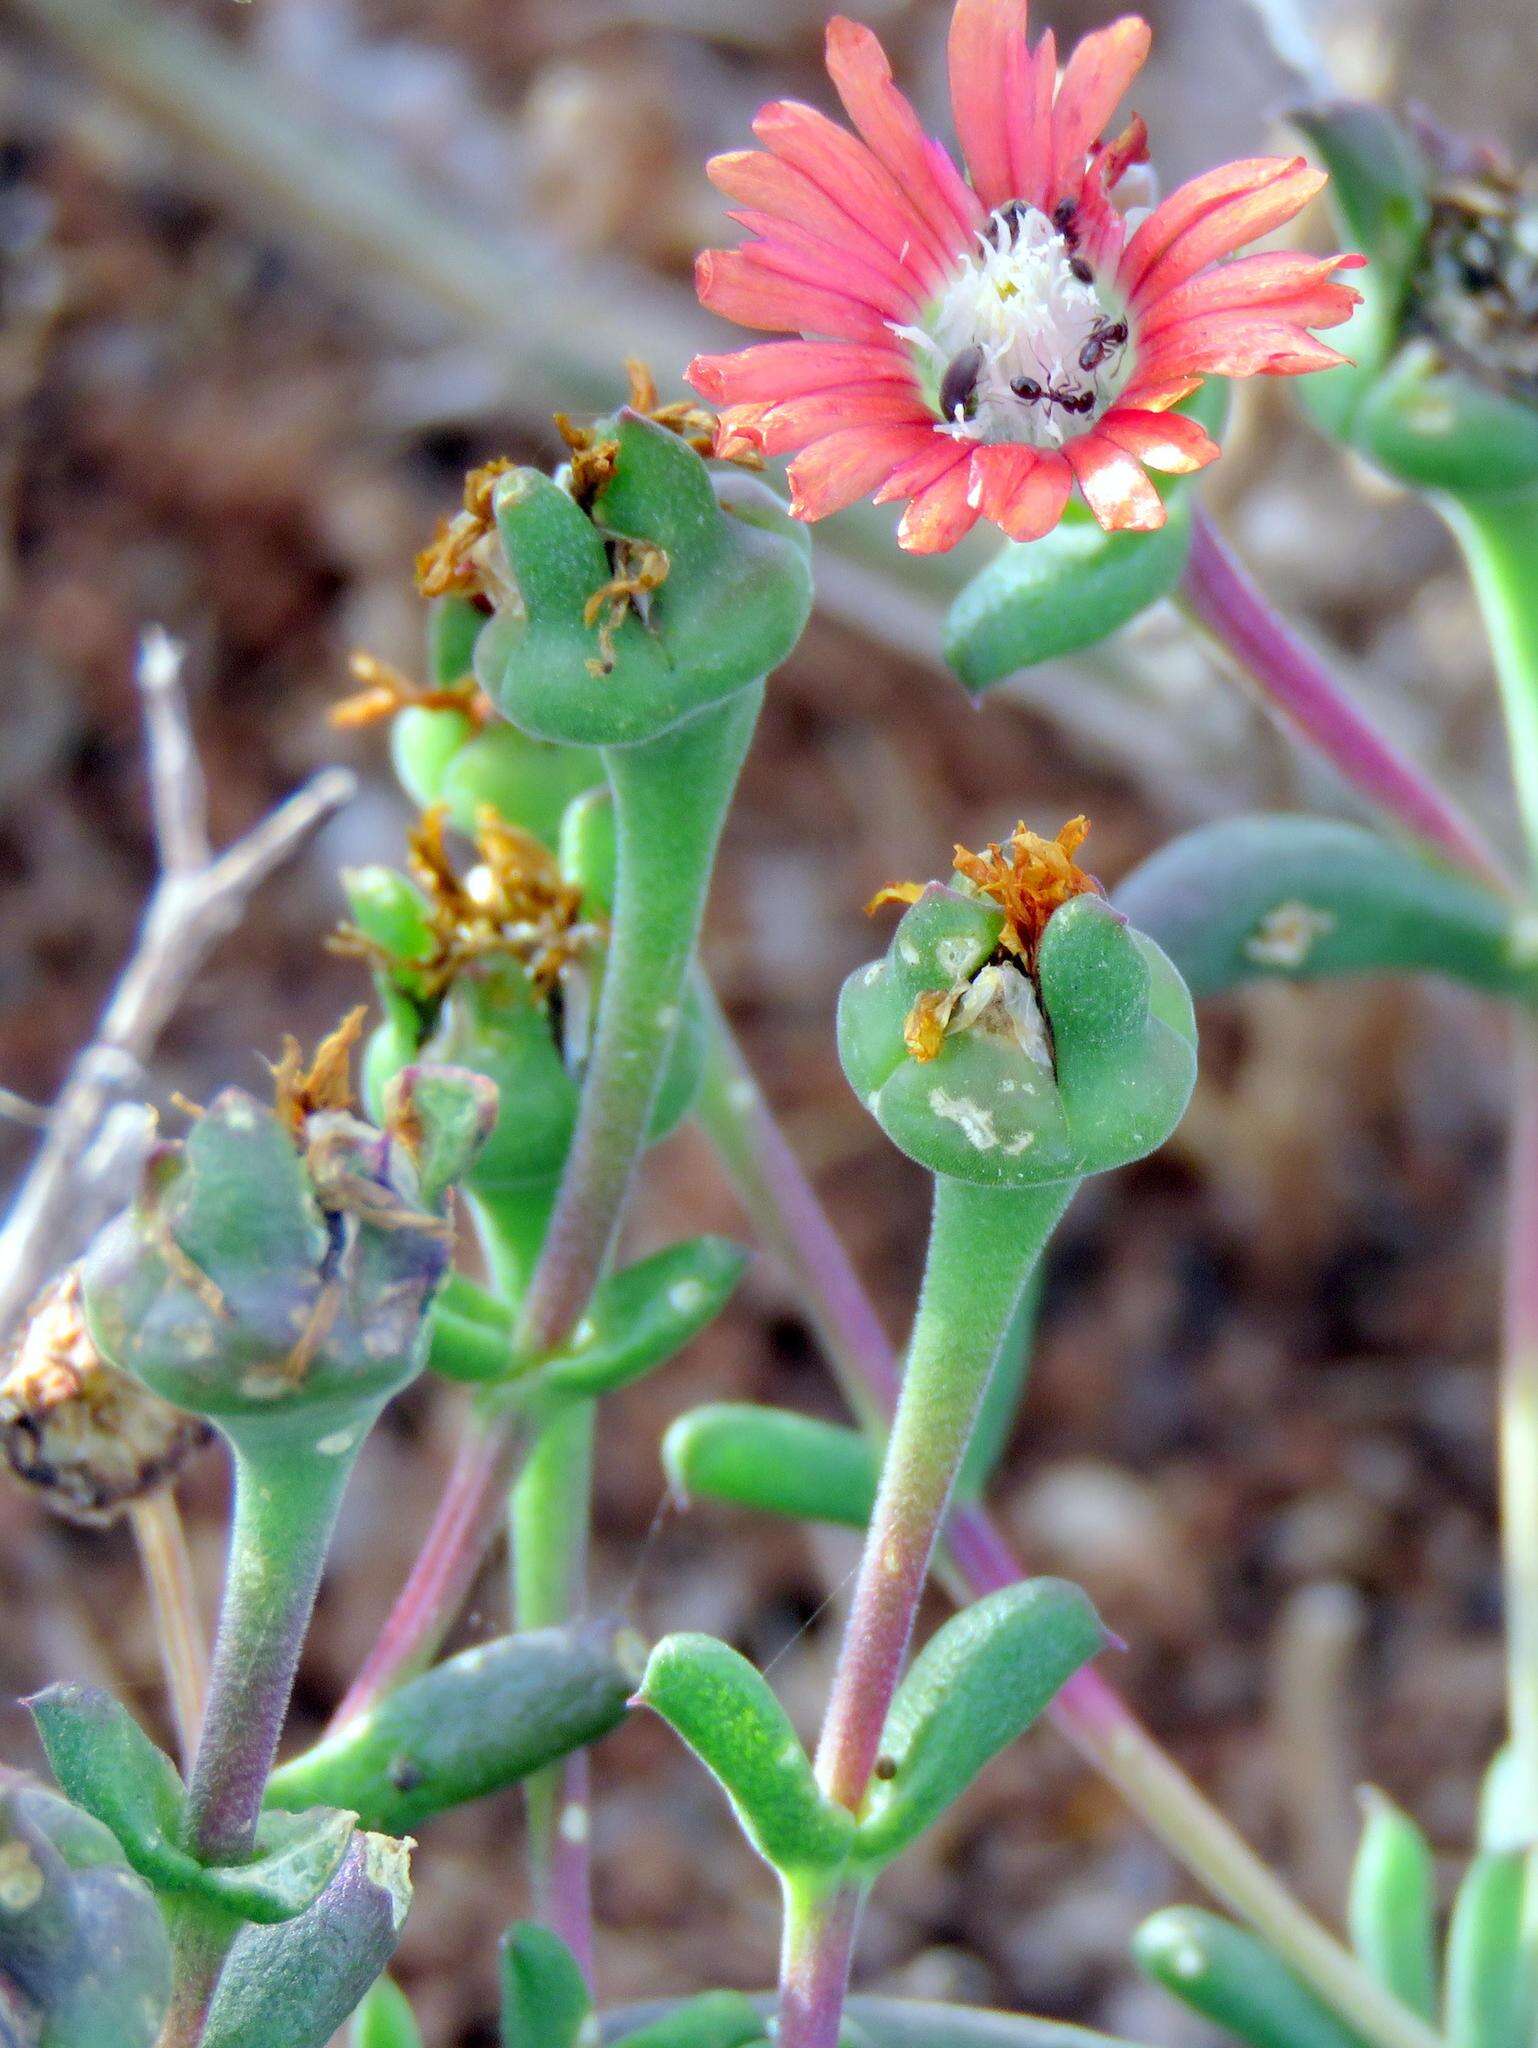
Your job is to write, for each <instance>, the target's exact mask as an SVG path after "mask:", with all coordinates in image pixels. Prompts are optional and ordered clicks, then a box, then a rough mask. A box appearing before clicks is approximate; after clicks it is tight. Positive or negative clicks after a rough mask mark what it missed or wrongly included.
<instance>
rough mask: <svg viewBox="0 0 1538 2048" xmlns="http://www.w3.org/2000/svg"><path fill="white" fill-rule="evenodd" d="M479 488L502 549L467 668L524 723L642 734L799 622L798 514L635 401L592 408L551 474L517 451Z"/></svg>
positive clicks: (627, 741)
mask: <svg viewBox="0 0 1538 2048" xmlns="http://www.w3.org/2000/svg"><path fill="white" fill-rule="evenodd" d="M490 498H491V506H492V510H493V513H494V516H495V520H496V531H497V535H498V537H499V539H500V543H501V549H502V561H501V563H500V564H498V565H497V566H498V570H499V573H498V574H497V575H496V576H495V577H494V578H490V579H487V582H486V584H485V586H484V587H485V588H486V591H487V594H488V595H489V596H490V597H491V598H492V600H493V602H494V603H495V605H496V614H495V616H494V617H493V619H492V620H491V622H490V623H489V624H488V625H487V626H486V627H485V628H484V629H483V630H482V632H481V634H480V637H479V639H478V640H477V642H476V653H475V667H476V675H477V677H478V678H479V680H480V683H481V686H482V687H483V688H484V689H485V691H486V692H487V694H488V695H489V696H490V697H491V699H492V701H493V702H494V703H495V704H497V705H498V706H499V708H500V709H501V710H502V711H503V712H504V714H505V715H506V716H507V717H508V718H509V719H511V720H512V722H513V723H514V724H515V725H516V726H518V727H519V728H520V729H521V730H522V731H523V732H525V733H528V734H530V735H531V736H532V737H534V738H536V739H542V740H553V741H558V742H562V743H564V744H567V745H580V746H627V745H634V744H637V743H639V742H642V741H646V740H651V739H655V738H657V737H658V736H659V735H660V734H662V733H664V732H667V731H669V730H670V729H671V728H672V727H673V726H675V725H678V724H680V723H681V722H682V721H683V720H685V719H687V718H689V717H691V716H692V715H693V714H694V713H696V712H699V711H703V710H705V709H707V708H708V707H710V706H712V705H716V704H720V703H722V702H724V701H725V700H726V699H727V698H729V697H732V696H735V695H736V693H737V692H738V691H739V690H742V689H745V688H746V687H747V686H748V684H750V683H752V682H754V681H755V680H756V679H757V678H759V677H760V676H763V675H765V674H766V673H767V672H768V671H769V670H770V669H772V668H774V667H776V666H777V665H778V664H779V663H780V662H781V661H783V660H784V658H785V656H786V655H787V654H788V653H789V652H790V650H791V648H792V647H793V646H794V645H795V643H796V641H797V640H798V639H799V637H800V635H801V631H802V628H803V627H804V626H805V624H806V619H807V615H808V612H809V610H810V607H811V596H812V585H811V570H810V565H809V564H810V545H809V541H808V537H807V534H806V531H805V529H804V528H803V527H799V526H798V525H797V524H796V523H795V522H794V521H793V520H792V519H791V518H790V516H789V513H788V511H787V510H786V508H785V506H784V505H783V504H782V503H781V501H780V500H779V499H778V498H777V497H776V496H775V494H774V493H773V492H772V491H771V490H770V489H769V488H768V486H767V485H765V484H764V483H762V482H761V481H760V480H759V479H757V478H755V477H750V476H748V475H746V474H744V473H743V472H742V471H741V470H737V469H733V468H730V467H727V466H725V465H721V464H715V463H707V462H706V461H705V460H704V459H703V458H702V457H701V456H700V455H698V454H697V453H696V452H695V450H694V449H693V448H692V447H691V446H690V445H689V442H688V441H687V440H686V439H685V438H684V437H683V436H682V435H681V434H679V433H676V432H674V431H673V430H672V429H671V428H670V427H668V426H665V425H662V424H659V422H658V421H657V420H655V419H652V418H649V417H647V416H646V415H645V414H643V413H640V412H637V411H634V410H632V409H630V408H626V409H625V410H624V411H622V412H620V413H618V414H617V415H615V416H614V417H613V418H611V419H607V420H601V421H599V422H598V424H597V425H596V426H595V427H594V428H593V430H592V432H591V434H590V435H588V436H585V437H582V440H581V445H580V446H579V447H578V449H577V453H576V458H575V460H574V461H573V464H572V466H571V470H570V472H569V475H568V478H567V480H566V482H565V483H564V484H563V483H562V482H558V481H555V480H553V479H551V478H550V477H547V476H545V475H543V474H542V473H541V472H539V471H537V470H533V469H512V470H508V471H506V472H505V473H503V474H502V475H500V476H499V477H497V479H496V480H495V482H494V484H493V485H492V486H491V492H490Z"/></svg>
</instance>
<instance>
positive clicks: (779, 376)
mask: <svg viewBox="0 0 1538 2048" xmlns="http://www.w3.org/2000/svg"><path fill="white" fill-rule="evenodd" d="M685 374H686V376H687V377H688V379H689V382H690V383H691V384H692V385H693V386H694V388H695V390H696V391H697V392H698V393H699V394H700V396H701V398H703V399H705V400H706V401H707V403H708V404H710V405H716V406H722V405H747V404H754V403H759V404H771V405H772V404H775V403H777V402H778V401H779V400H781V399H785V398H802V397H805V395H806V394H807V393H808V392H811V391H834V390H837V388H838V387H839V386H840V385H842V384H872V383H890V384H905V385H906V384H914V388H915V389H916V388H917V386H916V384H915V380H914V376H913V365H912V363H911V362H910V361H909V359H908V356H907V353H906V351H905V350H903V349H901V348H899V347H898V345H897V344H896V343H895V342H891V343H890V345H889V346H888V347H886V348H880V347H864V346H862V345H861V344H859V343H858V342H849V341H760V342H757V343H755V344H754V346H753V347H751V348H740V349H735V350H733V351H732V353H731V354H729V355H718V356H696V357H695V358H694V361H693V362H692V363H691V364H690V365H689V368H688V370H687V371H686V372H685Z"/></svg>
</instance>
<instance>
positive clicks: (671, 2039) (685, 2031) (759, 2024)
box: [615, 1991, 764, 2048]
mask: <svg viewBox="0 0 1538 2048" xmlns="http://www.w3.org/2000/svg"><path fill="white" fill-rule="evenodd" d="M763 2038H764V2022H763V2019H762V2018H761V2017H760V2015H759V2011H758V2008H757V2007H756V2006H755V2005H754V2003H753V2001H752V1999H751V1998H748V1997H746V1996H745V1995H744V1994H743V1993H742V1992H740V1991H705V1992H702V1993H701V1994H700V1996H699V1997H698V1998H690V1999H686V2000H685V2001H684V2003H683V2004H682V2005H679V2006H675V2007H674V2009H673V2010H672V2012H670V2013H668V2014H667V2015H666V2017H665V2018H662V2019H658V2020H653V2021H652V2022H651V2024H650V2025H649V2026H644V2027H638V2028H637V2029H636V2031H635V2032H634V2033H633V2034H624V2035H621V2037H620V2039H619V2041H618V2042H616V2044H615V2048H752V2044H753V2043H755V2042H758V2041H762V2040H763Z"/></svg>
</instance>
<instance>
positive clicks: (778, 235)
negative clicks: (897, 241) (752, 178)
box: [732, 207, 924, 322]
mask: <svg viewBox="0 0 1538 2048" xmlns="http://www.w3.org/2000/svg"><path fill="white" fill-rule="evenodd" d="M732 218H733V219H734V220H735V221H737V222H738V223H739V225H740V226H742V227H745V228H747V229H748V231H749V232H750V233H752V234H757V235H759V236H760V237H761V239H760V240H758V241H756V242H749V243H746V244H745V245H744V247H743V249H742V251H741V253H742V254H743V255H744V256H747V257H750V258H751V259H752V261H753V262H754V263H757V264H760V265H761V266H762V267H763V268H764V269H765V270H772V271H773V272H774V273H775V275H776V276H777V277H793V278H795V279H797V280H798V281H799V282H800V283H802V284H810V285H815V286H816V287H817V288H818V290H819V291H825V292H842V293H843V294H844V295H845V296H846V297H848V298H851V299H858V300H860V302H861V303H862V304H863V305H867V306H874V307H875V308H876V311H877V312H878V313H884V314H885V315H886V316H887V318H888V319H889V320H898V321H903V322H907V321H910V320H912V319H913V317H914V316H915V314H916V313H917V312H918V311H919V309H920V307H921V306H922V305H923V303H924V301H923V297H922V295H921V294H920V293H919V292H918V291H917V290H916V289H915V287H914V286H913V284H912V283H911V282H909V283H899V282H897V281H896V280H895V279H894V278H892V277H890V276H889V275H887V274H886V272H885V271H883V270H881V269H879V268H878V267H877V266H876V265H875V264H873V263H867V262H866V261H865V259H864V258H863V257H862V256H857V255H856V254H855V253H854V251H853V250H852V249H842V248H834V247H833V246H832V245H831V244H830V243H828V242H824V241H820V240H819V239H818V237H817V236H816V235H809V234H808V233H807V231H806V230H805V228H793V227H791V226H789V225H788V224H787V223H786V222H783V221H776V220H774V219H773V218H772V216H770V215H769V214H766V213H754V212H753V211H752V209H751V208H749V207H743V208H742V209H740V211H738V212H737V213H734V214H733V215H732Z"/></svg>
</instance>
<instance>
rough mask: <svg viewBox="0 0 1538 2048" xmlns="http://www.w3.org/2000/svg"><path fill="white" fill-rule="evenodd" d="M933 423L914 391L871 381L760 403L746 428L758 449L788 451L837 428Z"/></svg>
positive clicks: (763, 451) (768, 453)
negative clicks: (754, 418) (754, 419)
mask: <svg viewBox="0 0 1538 2048" xmlns="http://www.w3.org/2000/svg"><path fill="white" fill-rule="evenodd" d="M933 424H934V419H933V415H932V414H931V413H930V411H929V408H928V407H927V406H926V405H925V404H924V402H923V400H922V398H920V396H919V394H918V392H917V391H916V390H914V391H904V390H902V389H901V388H900V387H899V386H897V385H895V384H873V385H867V386H865V387H864V388H863V389H862V388H860V387H858V386H845V387H844V388H843V389H841V390H838V391H817V392H812V393H810V394H809V395H808V396H807V397H805V398H789V399H786V400H785V401H784V403H783V404H780V405H771V406H766V407H765V408H764V409H763V412H762V414H761V416H760V418H759V419H758V421H757V422H756V424H754V425H753V426H751V427H749V428H748V429H747V430H746V431H747V433H748V435H749V437H750V438H751V440H752V442H753V444H754V446H756V447H757V449H758V451H759V453H760V454H762V455H788V454H790V453H791V452H792V451H793V450H794V449H797V448H805V447H806V446H807V444H808V443H809V442H811V441H818V440H821V439H823V438H824V436H826V435H828V434H832V433H836V432H837V431H838V429H839V428H840V427H860V426H875V425H883V426H884V425H905V426H933Z"/></svg>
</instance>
